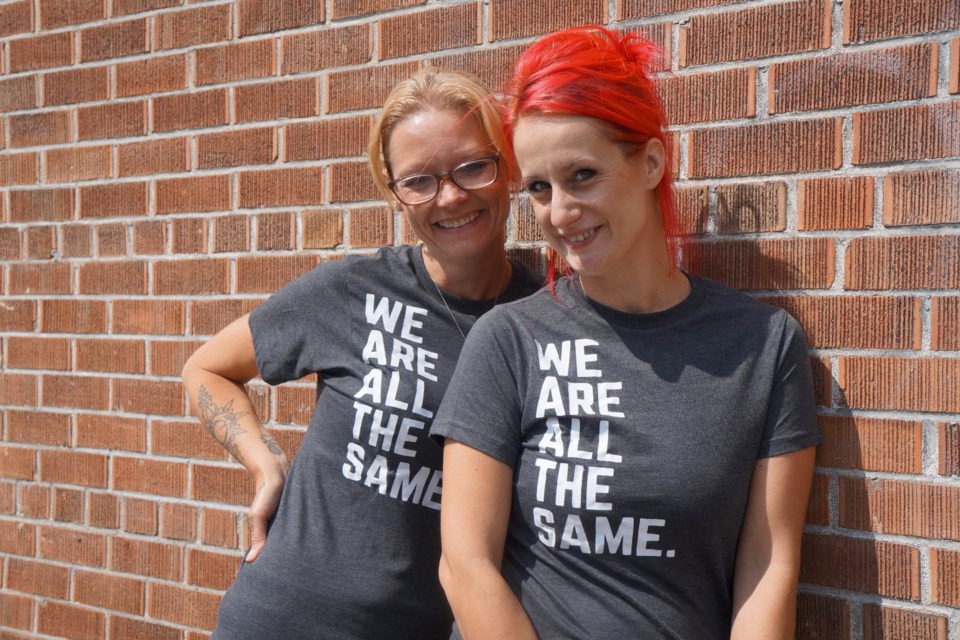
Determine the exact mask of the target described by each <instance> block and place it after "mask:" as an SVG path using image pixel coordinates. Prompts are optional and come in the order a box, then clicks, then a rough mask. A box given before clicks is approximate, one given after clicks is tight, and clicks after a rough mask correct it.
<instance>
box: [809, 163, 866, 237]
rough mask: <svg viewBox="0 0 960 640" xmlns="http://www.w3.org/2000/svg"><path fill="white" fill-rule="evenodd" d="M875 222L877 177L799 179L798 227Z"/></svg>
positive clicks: (854, 226) (854, 225)
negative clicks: (874, 199) (874, 198)
mask: <svg viewBox="0 0 960 640" xmlns="http://www.w3.org/2000/svg"><path fill="white" fill-rule="evenodd" d="M872 224H873V178H870V177H866V176H857V177H853V178H811V179H808V180H799V181H798V182H797V228H798V229H801V230H825V229H866V228H868V227H870V226H871V225H872Z"/></svg>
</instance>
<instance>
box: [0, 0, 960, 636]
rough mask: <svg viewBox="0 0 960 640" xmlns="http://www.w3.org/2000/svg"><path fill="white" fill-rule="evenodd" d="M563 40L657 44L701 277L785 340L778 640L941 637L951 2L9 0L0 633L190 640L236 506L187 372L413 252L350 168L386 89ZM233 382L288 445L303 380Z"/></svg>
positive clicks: (946, 619)
mask: <svg viewBox="0 0 960 640" xmlns="http://www.w3.org/2000/svg"><path fill="white" fill-rule="evenodd" d="M584 22H600V23H607V24H613V25H619V26H629V27H635V28H637V29H639V30H641V31H642V32H643V33H644V34H646V35H647V36H648V37H650V38H651V39H653V40H655V41H656V42H658V43H660V44H661V45H663V46H664V47H665V48H666V50H667V51H668V53H669V60H668V64H667V65H665V66H666V67H668V70H669V71H670V73H669V74H667V73H665V74H664V78H663V80H662V89H663V93H664V96H665V99H666V101H667V103H668V106H669V112H670V116H671V120H672V122H673V123H674V126H673V130H674V142H675V149H676V151H677V155H676V164H677V169H678V175H679V177H680V186H681V189H680V203H681V212H682V215H683V219H684V221H685V224H686V226H687V228H688V229H689V230H690V232H691V233H693V234H695V236H696V238H697V242H696V248H697V253H698V256H699V260H700V270H701V271H702V272H703V273H705V274H706V275H709V276H712V277H715V278H717V279H719V280H722V281H724V282H726V283H728V284H731V285H733V286H735V287H739V288H742V289H745V290H749V291H750V292H752V293H755V294H756V295H758V296H760V297H762V298H764V299H766V300H768V301H769V302H771V303H773V304H776V305H780V306H783V307H785V308H787V309H789V310H790V311H791V312H792V313H793V314H794V315H796V317H797V318H798V319H799V320H800V322H801V323H802V324H803V326H804V327H805V329H806V331H807V335H808V337H809V341H810V346H811V358H812V362H813V365H814V369H815V376H816V382H817V385H818V401H819V405H820V415H821V426H822V428H823V432H824V436H825V442H824V445H823V446H822V447H821V449H820V452H819V455H818V467H817V475H816V480H815V484H814V491H813V494H812V496H811V504H810V509H809V514H808V526H807V531H806V536H805V541H804V554H805V555H804V561H803V569H802V582H803V584H802V586H801V591H802V594H801V597H800V622H799V631H800V633H799V637H800V638H803V639H805V640H812V639H825V640H847V639H859V638H867V639H870V640H875V639H881V638H884V639H893V638H897V639H903V640H907V639H909V640H923V639H928V638H929V639H937V640H960V292H958V289H960V4H958V3H957V2H956V0H833V1H830V0H776V1H767V0H759V1H752V2H744V1H741V2H737V1H735V0H616V1H615V2H614V1H612V0H611V1H608V0H583V1H576V2H573V1H568V0H537V1H536V2H534V1H532V0H485V1H483V2H480V1H472V0H467V1H465V2H450V1H441V0H325V1H324V2H307V1H295V0H203V1H200V0H0V269H2V276H3V279H2V285H0V286H2V292H0V293H2V298H0V358H2V360H0V362H2V367H0V418H2V442H0V585H2V587H0V636H2V637H4V638H7V637H9V638H22V637H68V638H99V637H109V638H162V639H167V638H170V639H174V638H179V639H189V640H198V639H200V638H204V637H206V636H207V632H208V631H209V630H210V629H211V628H212V626H213V624H214V621H215V613H216V607H217V604H218V602H219V598H220V595H221V594H222V592H223V590H224V589H225V588H226V587H227V585H228V584H229V583H230V581H231V579H232V576H233V573H234V572H235V571H236V568H237V566H238V563H239V560H240V549H241V548H243V547H244V546H245V545H246V534H245V521H244V512H245V507H246V505H247V504H248V501H249V500H250V498H251V495H252V492H251V486H250V482H249V480H248V478H247V476H246V473H245V472H244V471H243V469H242V468H241V467H239V466H238V465H236V464H234V463H232V462H231V461H229V460H228V458H227V455H226V454H225V453H224V452H223V450H222V449H220V448H219V447H218V446H217V445H215V444H214V443H213V442H212V440H211V439H210V438H209V436H207V435H206V433H205V432H204V431H203V429H202V428H200V426H199V424H198V423H197V421H196V420H194V419H193V418H191V417H189V416H188V415H187V412H186V400H185V398H184V394H183V391H182V389H181V387H180V384H179V380H178V375H179V370H180V367H181V365H182V363H183V361H184V359H185V358H186V356H187V355H188V354H189V353H190V352H191V351H192V350H193V349H194V348H195V347H196V346H197V345H198V344H200V343H201V342H202V341H203V340H204V339H205V338H206V337H207V336H210V335H211V334H213V333H214V332H216V331H217V330H218V329H220V328H221V327H223V326H224V325H225V324H227V323H228V322H229V321H230V320H231V319H233V318H235V317H237V316H238V315H240V314H242V313H244V312H246V311H248V310H250V309H251V308H252V307H254V306H256V305H257V304H258V303H259V302H261V301H262V300H263V299H264V298H265V297H266V296H267V295H268V294H269V293H270V292H272V291H274V290H275V289H276V288H277V287H279V286H281V285H282V284H283V283H285V282H286V281H288V280H290V279H291V278H293V277H294V276H295V275H297V274H300V273H303V272H304V271H306V270H308V269H310V268H311V267H312V266H313V265H314V264H316V263H317V262H320V261H325V260H331V259H336V258H338V257H340V256H342V255H344V254H345V253H352V252H367V251H369V250H370V249H371V248H373V247H376V246H379V245H382V244H393V243H400V242H403V241H406V240H409V238H410V233H409V231H408V230H407V229H405V228H404V225H403V223H402V221H401V220H400V219H398V218H396V217H395V216H394V215H393V214H392V213H391V212H390V210H389V209H388V208H387V207H386V206H385V205H384V203H382V202H381V201H379V200H378V198H377V194H376V191H375V190H374V188H373V186H372V183H371V181H370V180H369V178H368V176H367V174H366V168H365V165H364V158H363V150H364V140H365V136H366V131H367V129H368V128H369V126H370V123H371V119H372V116H373V114H374V113H375V109H376V107H377V106H378V105H379V104H380V103H381V101H382V99H383V98H384V96H385V93H386V91H387V90H388V88H389V87H390V86H391V85H392V84H393V83H394V82H395V81H396V80H398V79H400V78H402V77H404V76H406V75H408V74H409V73H411V72H412V71H413V70H415V69H417V68H419V67H420V66H421V65H424V64H431V65H432V64H443V65H447V66H452V67H456V68H461V69H466V70H469V71H472V72H474V73H477V74H479V75H480V76H482V77H483V78H484V79H485V80H486V81H487V82H488V84H490V85H491V86H494V87H498V86H501V84H502V82H503V80H504V78H505V76H506V73H507V70H508V69H509V65H510V62H511V61H512V59H513V58H514V56H515V55H516V54H517V52H518V51H519V50H521V49H522V47H523V45H524V44H525V43H527V42H528V41H529V40H530V39H531V38H533V37H535V36H536V35H537V34H540V33H544V32H546V31H550V30H553V29H555V28H559V27H563V26H567V25H571V24H578V23H584ZM510 240H511V242H512V243H513V246H514V251H515V252H516V253H517V254H518V255H522V256H524V257H526V258H534V259H535V258H536V255H537V254H538V252H539V251H540V248H541V247H542V243H541V236H540V235H539V233H538V231H537V229H536V226H535V224H534V223H533V221H532V216H531V214H530V210H529V207H525V206H523V203H522V202H521V206H520V207H519V209H518V212H517V214H516V216H515V217H514V218H513V220H512V221H511V224H510ZM251 388H252V391H253V395H254V398H255V402H256V403H257V405H258V408H259V410H260V412H261V414H262V415H263V416H265V417H267V418H269V419H270V421H271V422H270V428H271V431H272V432H273V435H274V436H275V438H276V439H277V441H278V442H280V443H281V445H283V446H284V447H285V448H286V449H287V451H288V452H290V453H291V454H292V453H293V452H295V451H296V449H297V447H298V444H299V442H300V439H301V437H302V435H303V425H304V424H305V423H306V422H307V420H308V416H309V413H310V408H311V399H312V390H311V387H310V381H308V380H307V381H302V382H300V383H296V384H292V385H287V386H284V387H282V388H278V389H270V388H268V387H266V386H265V385H263V384H253V385H252V387H251Z"/></svg>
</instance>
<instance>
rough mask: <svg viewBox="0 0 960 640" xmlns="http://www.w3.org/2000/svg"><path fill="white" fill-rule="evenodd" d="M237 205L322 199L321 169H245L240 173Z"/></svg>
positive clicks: (250, 205)
mask: <svg viewBox="0 0 960 640" xmlns="http://www.w3.org/2000/svg"><path fill="white" fill-rule="evenodd" d="M238 190H239V193H238V200H239V206H240V207H244V208H247V207H271V206H272V207H278V206H288V205H295V204H307V205H309V204H318V203H320V202H323V169H321V168H320V167H297V168H289V169H271V170H263V171H244V172H241V173H240V175H239V187H238Z"/></svg>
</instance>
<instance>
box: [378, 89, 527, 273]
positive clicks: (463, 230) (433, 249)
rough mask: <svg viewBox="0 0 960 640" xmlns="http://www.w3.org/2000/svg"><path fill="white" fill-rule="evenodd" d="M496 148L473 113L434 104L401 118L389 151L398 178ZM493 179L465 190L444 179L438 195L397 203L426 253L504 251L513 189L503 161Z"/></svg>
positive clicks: (454, 256)
mask: <svg viewBox="0 0 960 640" xmlns="http://www.w3.org/2000/svg"><path fill="white" fill-rule="evenodd" d="M495 153H496V150H495V149H494V147H493V146H492V145H491V143H490V140H489V138H488V137H487V135H486V134H485V133H484V131H483V129H482V128H481V127H480V125H479V124H478V123H477V121H476V120H475V119H474V118H472V117H467V118H464V117H463V116H461V115H460V114H458V113H456V112H453V111H447V110H438V109H434V108H428V109H425V110H423V111H419V112H417V113H414V114H413V115H411V116H410V117H408V118H406V119H405V120H403V121H402V122H400V123H399V124H398V125H397V126H396V127H395V128H394V130H393V132H392V133H391V135H390V141H389V144H388V147H387V156H388V160H389V164H390V169H391V173H392V178H393V179H400V178H404V177H406V176H411V175H416V174H441V173H444V172H447V171H450V170H451V169H453V168H455V167H457V166H459V165H462V164H463V163H465V162H469V161H472V160H479V159H481V158H489V157H490V156H492V155H494V154H495ZM500 168H501V170H500V172H499V176H498V178H497V180H496V181H495V182H493V184H491V185H489V186H486V187H482V188H480V189H473V190H469V191H467V190H464V189H462V188H460V187H459V186H457V185H456V184H455V183H454V182H453V180H451V179H449V177H448V178H446V179H444V180H442V181H441V184H440V191H439V192H438V193H437V196H436V198H434V199H433V200H430V201H429V202H425V203H422V204H417V205H405V204H403V203H401V202H399V201H398V200H396V198H394V204H395V205H396V206H397V207H398V208H400V209H401V210H402V211H403V212H404V215H405V216H406V219H407V223H408V224H409V225H410V228H411V229H412V230H413V231H414V232H415V233H416V234H417V237H419V238H420V240H422V241H423V243H424V254H425V255H426V256H428V257H429V258H431V259H434V260H437V261H439V262H441V263H443V262H444V260H445V259H447V260H458V261H462V260H464V259H476V260H481V259H483V258H485V257H489V256H490V255H491V253H496V254H497V255H501V254H502V252H503V241H504V225H505V224H506V220H507V215H508V214H509V211H510V194H509V191H508V188H507V180H506V177H505V176H504V173H505V171H504V168H503V166H502V161H501V167H500Z"/></svg>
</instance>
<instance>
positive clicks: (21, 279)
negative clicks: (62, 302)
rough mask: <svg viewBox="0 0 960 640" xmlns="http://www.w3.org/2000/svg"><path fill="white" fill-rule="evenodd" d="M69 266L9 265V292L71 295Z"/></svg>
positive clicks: (49, 264)
mask: <svg viewBox="0 0 960 640" xmlns="http://www.w3.org/2000/svg"><path fill="white" fill-rule="evenodd" d="M71 274H72V269H71V266H70V265H69V264H67V263H64V262H54V263H47V264H13V265H10V292H11V293H14V294H40V293H50V294H57V293H63V294H68V293H73V285H72V282H71V280H72V275H71Z"/></svg>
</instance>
